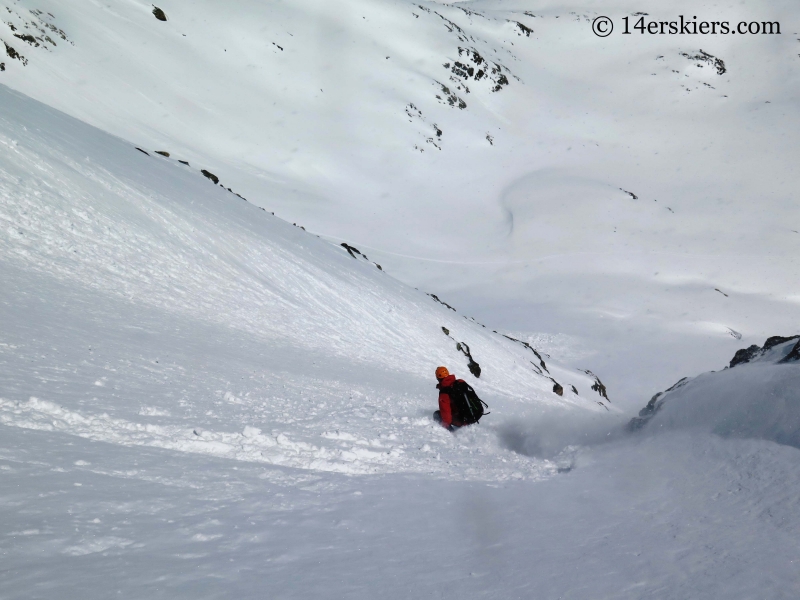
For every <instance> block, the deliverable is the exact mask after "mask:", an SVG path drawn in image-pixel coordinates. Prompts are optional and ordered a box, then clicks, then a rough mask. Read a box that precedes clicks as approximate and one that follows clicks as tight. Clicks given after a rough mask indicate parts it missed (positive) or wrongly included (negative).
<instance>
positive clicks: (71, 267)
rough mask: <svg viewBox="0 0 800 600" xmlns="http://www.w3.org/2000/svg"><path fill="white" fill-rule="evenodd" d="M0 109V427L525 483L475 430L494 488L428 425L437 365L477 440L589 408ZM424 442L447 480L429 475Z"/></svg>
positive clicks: (274, 228) (486, 343) (258, 213)
mask: <svg viewBox="0 0 800 600" xmlns="http://www.w3.org/2000/svg"><path fill="white" fill-rule="evenodd" d="M0 96H1V97H2V109H0V111H2V112H0V119H2V121H1V122H0V127H2V130H0V144H2V147H3V148H4V160H3V164H2V167H0V174H1V175H2V178H1V179H0V198H2V205H0V222H2V224H3V229H2V237H0V252H1V253H2V256H3V271H4V286H3V287H4V290H3V300H4V303H5V305H4V309H3V310H4V312H5V316H4V322H5V323H7V324H8V325H7V326H6V327H4V332H3V336H4V338H5V339H4V340H3V344H4V346H3V348H2V353H3V356H4V360H5V366H4V369H3V375H2V390H3V394H2V398H3V399H2V400H0V421H2V422H4V423H7V424H10V425H16V426H22V427H30V428H36V429H46V430H56V431H66V432H69V433H72V434H76V435H80V436H82V437H86V438H89V439H93V440H99V441H108V442H113V443H119V444H123V445H130V444H134V445H150V446H157V447H162V448H171V449H175V450H185V451H189V452H201V453H208V454H215V455H221V456H226V457H232V458H238V459H243V460H255V461H264V462H269V463H273V464H284V465H291V466H295V467H302V468H312V469H321V470H333V471H344V472H354V473H362V472H387V471H406V470H411V471H416V470H423V471H440V472H442V473H443V474H445V475H447V476H454V477H462V476H469V477H473V476H474V477H479V478H480V477H483V476H486V477H489V478H490V479H493V478H496V477H498V476H500V477H508V476H512V475H513V476H518V477H522V476H527V475H532V476H535V475H536V474H537V473H539V471H540V469H541V468H543V466H542V465H541V464H534V463H532V462H531V461H529V460H527V459H520V458H519V456H518V455H516V454H514V453H513V452H511V451H509V450H504V449H503V444H502V440H501V439H499V438H498V435H497V432H496V430H494V429H492V426H491V425H489V426H487V428H486V429H487V430H486V431H485V432H484V431H483V428H482V429H481V432H476V433H474V434H472V433H470V434H467V435H466V437H467V438H469V439H472V438H475V439H476V440H477V439H480V441H477V442H476V443H477V447H476V452H477V453H478V454H480V455H483V454H486V453H488V454H490V455H493V456H494V459H492V460H495V461H497V462H498V463H499V464H498V466H499V467H500V470H499V471H498V470H493V469H490V470H488V471H487V470H485V466H486V465H485V464H483V462H482V461H483V459H478V458H477V457H476V458H475V460H472V459H467V462H466V463H462V462H461V461H463V460H464V459H465V456H464V453H463V452H462V449H461V444H460V443H459V442H455V441H454V439H453V438H452V437H451V436H450V435H449V434H448V435H444V433H446V432H443V431H441V432H440V431H439V430H438V429H437V428H436V426H435V425H433V422H432V420H431V419H430V413H431V412H432V410H433V409H434V408H436V391H435V390H434V389H433V386H434V384H435V379H434V378H433V376H432V373H433V369H435V368H436V366H438V365H439V364H446V365H449V366H450V368H451V369H452V370H453V371H454V372H456V373H457V374H459V376H462V377H464V378H465V379H467V380H469V381H470V382H472V383H473V385H475V386H476V387H477V388H478V389H479V390H480V392H481V394H482V395H483V396H484V398H485V399H486V400H487V401H488V402H489V403H490V404H491V405H492V408H493V409H494V411H495V412H494V415H493V416H492V418H493V420H494V422H495V427H497V426H500V425H499V424H500V423H502V422H503V421H507V420H514V419H519V418H524V417H526V416H530V415H531V414H535V413H537V412H541V411H542V410H544V409H545V408H548V407H565V408H567V407H571V408H575V409H582V410H584V411H586V410H588V411H603V412H608V410H609V404H608V401H607V400H606V399H605V398H604V397H602V396H600V395H598V393H597V392H595V391H593V390H592V389H591V388H592V386H594V385H595V379H594V378H593V376H589V375H587V373H583V372H578V371H576V370H568V369H564V368H559V367H558V366H557V365H552V364H550V365H547V364H546V363H545V362H544V361H543V360H542V359H541V357H540V356H537V354H536V353H535V351H534V350H533V349H532V348H529V347H525V346H524V345H522V344H521V343H517V342H514V341H513V340H510V339H506V338H504V337H503V336H501V335H500V334H497V333H494V332H492V331H489V330H488V329H486V328H485V327H482V326H480V325H478V324H477V323H474V322H472V321H470V320H468V319H467V318H465V317H464V316H461V315H458V314H456V313H455V312H454V311H452V310H450V309H448V308H446V307H445V306H443V305H441V304H440V303H437V302H435V301H434V300H433V299H432V298H430V297H428V296H426V295H425V294H423V293H422V292H418V291H416V290H413V289H411V288H408V287H406V286H404V285H403V284H400V283H398V282H397V281H395V280H393V279H392V278H391V277H390V276H388V275H386V274H385V273H384V272H382V271H381V270H379V269H378V268H377V266H376V265H375V264H373V263H369V262H367V261H366V260H363V257H359V258H352V257H351V256H350V253H348V251H346V250H345V249H344V248H341V247H337V246H333V245H331V244H330V243H329V242H326V241H323V240H320V239H318V238H317V237H316V236H314V235H312V234H310V233H307V232H305V231H303V230H302V229H301V228H299V227H293V226H292V225H290V224H287V223H285V222H283V221H281V220H280V219H278V218H276V217H274V216H272V215H271V214H269V213H267V212H265V211H263V210H259V209H258V208H257V207H255V206H253V205H251V204H249V203H247V202H244V201H242V200H241V199H240V198H238V197H236V196H235V195H233V194H231V193H230V192H228V191H226V190H224V189H223V188H221V187H220V186H215V185H214V184H213V183H211V182H210V181H208V180H207V179H206V178H205V177H203V176H202V175H201V174H200V173H199V172H198V171H195V170H192V169H191V168H190V167H188V166H186V165H182V164H180V163H178V162H177V161H174V160H168V159H166V158H164V157H161V156H146V155H145V154H144V153H142V152H139V151H138V150H136V149H135V148H134V147H133V146H130V145H128V144H127V143H124V142H122V141H121V140H118V139H115V138H111V137H110V136H108V135H106V134H103V133H102V132H99V131H97V130H93V129H92V128H90V127H88V126H86V125H84V124H82V123H80V122H78V121H75V120H73V119H70V118H68V117H66V116H64V115H61V114H58V113H57V112H55V111H53V110H51V109H48V108H46V107H44V106H41V105H38V104H37V103H35V102H33V101H31V100H29V99H26V98H24V97H21V96H19V95H18V94H16V93H14V92H11V91H8V90H7V89H3V90H0ZM352 254H353V256H358V255H356V254H355V253H354V252H352ZM33 299H35V300H33ZM445 330H446V332H445ZM467 353H469V354H470V355H471V356H472V358H473V359H474V360H475V361H477V362H478V364H479V366H480V379H476V378H475V377H473V375H472V374H471V373H470V371H469V370H468V369H467V366H468V365H467V357H466V354H467ZM73 369H74V370H77V371H76V372H78V371H79V372H80V375H79V376H77V377H75V378H74V379H73V378H69V377H68V378H67V381H64V376H63V375H61V373H64V372H65V370H66V371H68V370H73ZM476 372H477V371H476ZM557 381H559V384H560V385H561V387H562V390H563V391H562V395H561V396H559V395H557V394H556V393H554V391H553V389H554V385H555V382H557ZM33 382H35V383H33ZM145 382H146V383H145ZM62 383H63V385H62ZM31 386H33V387H31ZM573 386H575V388H573ZM581 391H582V395H578V393H576V392H581ZM29 396H33V398H31V399H28V397H29ZM189 423H191V425H188V424H189ZM489 430H492V432H491V433H489ZM431 436H433V438H434V439H436V440H439V441H440V442H443V443H444V444H445V446H446V447H449V448H450V451H451V452H452V453H453V457H452V460H455V461H457V462H459V464H462V466H463V468H460V469H456V470H454V469H453V468H452V466H448V465H446V461H445V462H440V461H439V460H438V458H440V456H439V451H438V450H432V449H431V446H430V445H429V442H430V439H431ZM476 436H477V437H476ZM412 440H414V441H412ZM436 447H437V446H434V448H436ZM480 448H483V449H482V450H481V449H480ZM448 458H450V457H448ZM507 460H510V461H511V462H510V463H508V465H507V466H504V465H505V464H506V461H507ZM470 462H472V463H473V464H467V463H470ZM547 468H554V467H552V465H550V466H547V465H545V469H547ZM520 469H521V471H520ZM501 473H503V474H502V475H501ZM525 474H527V475H525Z"/></svg>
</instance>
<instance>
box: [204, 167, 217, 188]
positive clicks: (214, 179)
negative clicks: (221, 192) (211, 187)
mask: <svg viewBox="0 0 800 600" xmlns="http://www.w3.org/2000/svg"><path fill="white" fill-rule="evenodd" d="M200 172H201V173H202V174H203V175H205V176H206V177H207V178H208V179H210V180H211V181H213V182H214V184H215V185H216V184H217V183H219V177H217V176H216V175H214V174H213V173H212V172H210V171H206V170H205V169H200Z"/></svg>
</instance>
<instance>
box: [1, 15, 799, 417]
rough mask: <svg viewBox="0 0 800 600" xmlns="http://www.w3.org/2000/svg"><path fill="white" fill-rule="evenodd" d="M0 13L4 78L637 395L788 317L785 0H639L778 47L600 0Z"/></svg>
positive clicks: (791, 155)
mask: <svg viewBox="0 0 800 600" xmlns="http://www.w3.org/2000/svg"><path fill="white" fill-rule="evenodd" d="M0 6H5V7H6V9H7V10H6V11H5V14H6V15H7V16H6V17H4V18H3V21H4V22H5V23H4V24H0V38H2V39H3V41H4V42H6V43H7V44H9V45H10V47H12V48H14V52H15V54H20V55H22V57H24V59H25V62H26V64H23V61H22V60H21V59H14V58H12V57H11V56H8V57H7V58H6V59H5V65H6V70H5V71H4V72H3V73H2V74H0V77H2V81H3V82H5V83H7V84H8V85H10V86H12V87H14V88H16V89H19V90H21V91H24V92H25V93H27V94H29V95H31V96H33V97H36V98H38V99H40V100H42V101H44V102H46V103H48V104H51V105H53V106H55V107H57V108H60V109H61V110H64V111H65V112H67V113H69V114H71V115H73V116H76V117H78V118H80V119H82V120H84V121H87V122H89V123H91V124H94V125H96V126H98V127H100V128H101V129H104V130H106V131H110V132H112V133H114V134H117V135H119V136H121V137H123V138H125V139H129V140H132V141H135V142H136V143H138V144H139V145H141V146H142V147H144V148H146V149H148V150H151V151H152V150H164V151H168V152H171V153H172V154H173V156H176V157H177V158H181V159H184V160H188V161H189V162H190V163H191V164H192V166H197V167H201V168H205V169H208V170H210V171H211V172H213V173H214V174H215V175H217V176H219V177H220V178H221V180H222V182H223V184H224V185H225V186H230V187H231V188H232V189H233V190H235V191H237V192H238V193H241V194H242V195H243V196H245V197H247V198H248V199H249V200H250V201H252V202H254V203H256V204H259V205H261V206H265V207H267V208H268V209H269V210H270V211H272V210H275V211H276V212H277V214H278V215H279V216H283V217H286V218H288V220H290V221H291V222H297V223H299V224H303V225H304V226H306V227H308V228H309V230H312V231H314V232H316V233H319V234H322V235H325V236H329V237H330V238H333V239H336V240H337V241H342V240H344V241H347V242H349V243H352V244H355V245H356V246H357V247H359V248H360V249H362V250H364V251H366V252H367V254H368V255H369V256H370V257H372V258H373V259H377V262H379V263H381V264H382V265H383V266H384V267H386V268H387V270H389V271H390V272H391V273H393V274H395V275H396V276H399V277H400V278H401V279H403V280H404V281H406V282H409V283H411V284H412V285H415V286H417V287H420V288H424V289H425V290H427V291H432V292H435V293H438V294H439V295H440V296H441V297H443V298H444V299H446V300H449V301H450V302H451V303H452V304H454V305H455V306H457V307H458V308H460V309H462V310H466V311H467V312H468V313H470V314H475V315H476V317H479V318H482V319H484V320H489V319H492V320H493V322H498V321H496V319H500V320H501V321H500V322H501V323H502V325H503V326H504V327H505V328H506V329H509V330H514V331H518V332H521V334H522V335H526V336H531V335H537V334H557V333H558V334H568V335H570V336H572V337H571V338H569V339H573V340H574V348H575V349H576V351H577V350H580V351H581V352H582V353H584V354H592V353H594V355H595V356H593V357H592V360H593V361H596V362H594V364H595V365H597V368H598V370H599V371H600V372H602V373H604V374H606V373H607V374H608V375H607V379H609V381H608V383H609V384H610V385H611V386H612V387H613V388H614V389H617V390H620V392H618V393H620V394H621V395H622V397H623V398H625V399H627V400H629V401H631V402H636V403H637V404H638V402H639V398H641V397H642V396H643V395H644V394H645V393H647V392H649V391H650V390H651V389H653V388H656V389H657V388H658V387H664V386H666V385H668V383H669V382H670V381H674V380H675V379H677V378H678V377H679V376H682V375H685V374H686V373H688V372H691V371H695V370H697V369H698V368H699V369H701V370H702V369H703V368H712V367H713V366H714V365H715V364H717V363H719V362H720V361H722V360H724V358H725V357H726V356H728V355H729V354H730V353H731V350H732V349H733V348H734V347H736V345H737V344H738V343H739V342H738V341H737V340H738V338H739V337H741V338H742V340H743V341H744V342H746V343H752V342H754V341H755V340H756V339H761V338H763V337H764V336H765V335H767V334H768V333H769V332H771V331H775V330H782V329H785V328H786V326H787V325H786V324H787V323H793V322H796V321H797V317H798V298H797V290H796V289H795V288H796V286H795V285H794V282H795V281H797V280H798V279H800V272H798V263H797V260H796V258H795V256H796V254H797V247H798V243H800V234H798V233H797V232H798V231H800V213H798V206H797V203H796V202H795V190H796V186H797V183H798V179H797V176H796V175H795V174H794V173H795V170H796V169H794V164H795V163H796V161H797V157H798V154H799V153H798V146H797V144H798V140H797V137H796V136H794V135H792V133H791V132H793V131H796V130H797V128H798V125H800V124H798V122H797V119H798V115H797V111H794V110H792V109H791V107H793V106H794V105H795V104H796V101H797V95H798V90H799V89H800V86H799V82H798V76H797V72H798V71H797V69H796V66H797V61H798V60H800V58H798V52H799V51H798V42H797V40H796V38H797V37H798V35H797V32H796V29H797V25H796V19H795V18H794V17H795V15H796V10H795V8H796V7H795V3H794V2H793V1H792V0H785V1H779V0H776V1H773V2H763V3H758V4H753V3H750V4H747V5H743V4H741V3H739V2H733V1H727V2H688V1H679V0H675V1H671V2H662V3H659V5H658V7H657V8H653V7H648V8H647V10H648V11H651V12H650V15H649V17H648V18H652V19H653V20H675V19H676V18H677V17H678V15H680V14H684V15H690V14H691V15H695V14H697V15H698V18H699V19H700V20H703V19H705V20H709V21H711V20H714V21H718V20H727V21H731V22H738V21H739V20H745V21H751V20H757V21H779V22H780V23H781V26H782V31H781V35H771V36H769V35H766V36H765V35H761V36H736V35H727V36H722V35H716V36H690V35H677V36H671V35H664V36H661V35H640V34H638V33H637V34H634V35H622V34H621V33H620V31H621V28H622V22H621V18H622V17H623V16H625V15H628V16H630V15H631V14H632V13H636V12H641V11H642V10H643V9H642V6H640V5H639V4H631V3H617V4H615V5H613V6H609V5H608V4H607V3H603V2H599V1H590V2H584V3H581V4H573V3H570V2H567V1H565V0H558V1H550V2H537V3H536V6H531V5H530V3H529V2H522V1H517V0H505V1H502V2H497V1H492V2H486V1H479V0H476V1H472V2H461V3H439V2H407V1H403V0H397V1H388V0H381V1H378V2H375V1H373V0H337V1H335V2H319V1H317V0H297V1H293V2H278V1H276V2H268V3H266V2H255V1H247V2H237V3H236V4H235V6H234V5H231V4H230V3H221V2H214V1H212V0H202V1H198V2H192V3H190V4H187V3H185V2H176V1H174V0H164V1H163V2H161V3H160V4H159V6H160V7H161V8H163V9H164V11H165V13H166V16H167V19H168V20H167V21H159V20H157V19H156V18H155V17H154V15H153V14H152V10H153V7H152V5H151V3H149V2H144V1H143V0H134V1H130V2H125V3H111V4H105V5H103V4H98V3H95V2H91V1H89V0H77V1H74V2H70V3H63V2H57V1H55V0H42V1H38V0H36V1H35V2H34V0H19V1H16V2H13V1H11V0H4V1H3V2H0ZM32 9H33V10H35V11H36V13H35V14H33V13H31V12H30V10H32ZM39 11H44V12H39ZM599 14H606V15H608V16H610V17H612V18H613V19H614V20H615V23H616V26H617V29H616V31H615V33H614V34H612V35H611V36H609V37H607V38H604V39H600V38H597V37H596V36H594V35H593V34H592V32H591V20H592V19H593V18H594V17H595V16H597V15H599ZM51 15H53V16H51ZM12 26H13V28H14V29H13V30H12ZM15 35H17V36H23V37H24V36H35V37H34V38H32V41H31V40H29V41H31V43H30V44H29V43H26V42H25V41H24V40H23V39H21V37H15ZM44 35H48V36H49V38H50V40H51V41H48V40H47V38H45V37H44ZM37 37H38V38H39V40H37ZM51 42H52V43H51ZM37 44H38V45H37ZM701 51H703V52H705V53H706V54H703V53H702V52H701ZM707 56H710V57H711V58H707ZM717 59H719V60H720V61H722V62H721V63H718V62H716V61H717ZM719 65H722V66H723V68H722V69H720V68H719ZM470 69H471V71H470ZM572 366H578V364H577V363H576V364H573V365H572Z"/></svg>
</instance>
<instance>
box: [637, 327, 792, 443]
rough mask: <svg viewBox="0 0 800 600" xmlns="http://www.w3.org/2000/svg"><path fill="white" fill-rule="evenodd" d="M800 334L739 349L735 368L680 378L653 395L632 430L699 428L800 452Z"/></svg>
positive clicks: (732, 366) (733, 361) (733, 366)
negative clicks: (787, 447)
mask: <svg viewBox="0 0 800 600" xmlns="http://www.w3.org/2000/svg"><path fill="white" fill-rule="evenodd" d="M798 338H800V336H796V335H795V336H789V337H781V336H775V337H772V338H769V339H768V340H767V341H766V342H765V343H764V346H763V347H759V346H751V347H749V348H747V349H746V350H740V351H739V352H737V353H736V356H735V357H734V358H733V360H731V366H730V367H726V368H725V369H724V370H723V371H719V372H716V373H713V372H712V373H705V374H703V375H700V376H698V377H694V378H692V379H689V378H684V379H681V380H680V381H679V382H678V383H676V384H675V385H674V386H672V387H671V388H669V389H668V390H666V391H665V392H660V393H658V394H656V395H655V396H653V398H652V399H651V400H650V402H649V403H648V404H647V406H646V407H645V408H643V409H642V410H641V411H640V412H639V417H637V418H635V419H633V420H632V421H631V422H630V424H629V428H630V429H632V430H639V429H644V430H645V431H648V432H655V431H669V430H681V429H695V430H701V431H708V432H711V433H714V434H716V435H720V436H724V437H736V438H755V439H762V440H769V441H773V442H777V443H779V444H785V445H788V446H794V447H795V448H800V354H798V348H800V340H799V339H798Z"/></svg>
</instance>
